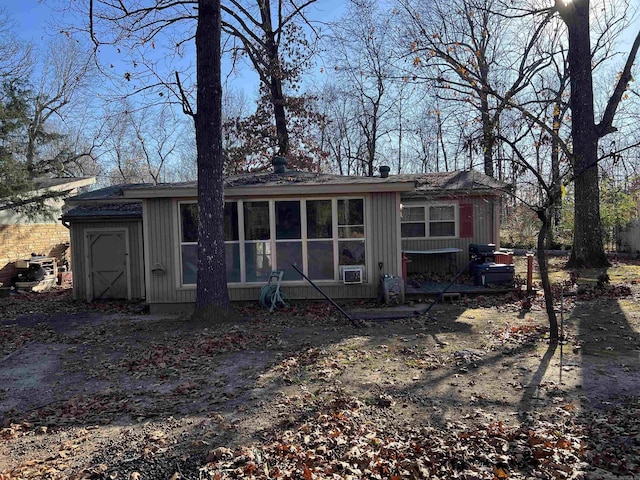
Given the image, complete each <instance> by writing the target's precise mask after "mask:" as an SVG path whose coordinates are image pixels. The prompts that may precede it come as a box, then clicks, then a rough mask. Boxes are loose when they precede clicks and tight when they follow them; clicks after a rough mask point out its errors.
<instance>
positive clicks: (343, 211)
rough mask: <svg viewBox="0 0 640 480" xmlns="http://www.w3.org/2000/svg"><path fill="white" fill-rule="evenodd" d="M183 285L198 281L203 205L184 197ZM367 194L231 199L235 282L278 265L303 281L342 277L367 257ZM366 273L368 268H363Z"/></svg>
mask: <svg viewBox="0 0 640 480" xmlns="http://www.w3.org/2000/svg"><path fill="white" fill-rule="evenodd" d="M178 209H179V215H180V218H179V225H180V266H181V274H182V282H181V283H182V285H194V284H195V283H196V274H197V263H198V262H197V260H198V246H197V239H198V232H197V224H198V206H197V203H195V202H189V203H187V202H184V203H182V202H181V203H179V208H178ZM364 218H365V216H364V199H362V198H344V199H309V200H288V199H287V200H251V201H242V200H237V201H228V202H225V207H224V239H225V249H226V250H225V256H226V277H227V282H229V283H263V282H266V281H267V280H268V278H269V274H270V273H271V271H272V270H283V271H284V281H285V282H286V281H300V280H302V277H301V276H300V274H299V273H298V272H297V271H296V270H295V269H294V268H293V265H294V264H295V265H296V266H297V267H298V268H300V269H301V270H302V271H303V272H304V273H305V274H306V275H307V276H308V277H309V278H311V279H312V280H316V281H317V280H327V281H339V280H341V272H342V270H343V268H347V267H353V266H356V267H357V266H362V267H363V269H364V265H365V263H366V255H365V251H366V249H365V247H366V239H365V221H364ZM363 273H364V271H363Z"/></svg>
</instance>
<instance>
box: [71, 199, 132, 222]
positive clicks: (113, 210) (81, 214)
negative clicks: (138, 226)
mask: <svg viewBox="0 0 640 480" xmlns="http://www.w3.org/2000/svg"><path fill="white" fill-rule="evenodd" d="M89 218H90V219H92V220H94V219H101V218H104V219H106V218H108V219H114V218H118V219H138V218H142V203H141V202H127V203H90V204H87V205H79V206H77V207H74V208H72V209H71V210H69V211H68V212H66V213H65V214H64V215H62V221H79V220H83V219H89Z"/></svg>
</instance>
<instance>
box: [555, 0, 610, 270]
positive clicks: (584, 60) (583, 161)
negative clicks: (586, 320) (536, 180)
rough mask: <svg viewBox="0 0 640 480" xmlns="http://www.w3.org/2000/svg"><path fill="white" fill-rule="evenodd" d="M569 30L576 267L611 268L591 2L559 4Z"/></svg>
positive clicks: (573, 262)
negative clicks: (596, 110) (606, 242)
mask: <svg viewBox="0 0 640 480" xmlns="http://www.w3.org/2000/svg"><path fill="white" fill-rule="evenodd" d="M556 5H557V7H558V11H559V12H560V15H561V17H562V19H563V20H564V22H565V23H566V25H567V29H568V31H569V49H568V53H567V60H568V62H569V72H570V81H571V99H570V105H571V118H572V123H571V138H572V143H573V170H574V174H575V175H576V180H575V197H576V201H575V220H574V231H573V249H572V251H571V257H570V259H569V264H568V265H569V266H571V267H573V268H579V267H585V266H591V267H604V266H608V265H609V263H608V261H607V257H606V255H605V253H604V245H603V243H602V222H601V219H600V195H599V183H598V166H597V165H598V133H599V132H598V131H597V129H596V125H595V120H594V115H595V113H594V108H593V78H592V72H591V41H590V36H589V0H574V1H572V2H566V3H564V2H561V1H558V2H556Z"/></svg>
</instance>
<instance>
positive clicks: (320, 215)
mask: <svg viewBox="0 0 640 480" xmlns="http://www.w3.org/2000/svg"><path fill="white" fill-rule="evenodd" d="M331 203H332V202H331V200H307V201H306V207H307V265H308V273H307V275H308V276H309V278H311V279H312V280H333V279H334V277H335V273H334V262H333V209H332V206H331Z"/></svg>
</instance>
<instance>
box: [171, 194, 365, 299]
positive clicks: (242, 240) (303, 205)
mask: <svg viewBox="0 0 640 480" xmlns="http://www.w3.org/2000/svg"><path fill="white" fill-rule="evenodd" d="M317 200H330V201H331V224H332V235H331V238H326V239H309V238H307V201H317ZM339 200H362V205H363V236H362V237H358V238H354V239H353V241H362V242H364V248H365V252H364V264H362V270H363V281H364V282H366V281H367V274H366V272H367V269H368V264H369V245H368V243H369V241H368V234H367V232H368V228H369V227H368V223H369V222H368V217H367V208H368V207H367V198H366V197H365V196H349V195H347V196H341V197H309V198H286V197H284V198H250V199H236V198H230V199H228V200H225V203H234V204H235V206H236V208H237V214H238V240H233V241H225V245H227V244H236V245H238V248H239V252H240V282H229V284H230V285H235V286H255V285H259V284H260V282H247V277H246V274H247V269H246V255H245V245H246V244H247V243H256V242H258V241H254V240H251V241H247V240H246V235H245V229H244V203H245V201H247V202H268V203H269V225H270V227H269V228H270V234H269V239H268V240H260V242H268V243H269V246H270V251H271V264H272V268H273V269H274V270H275V269H282V268H280V267H278V258H277V253H276V252H277V250H276V244H277V243H278V242H286V241H296V240H295V239H280V240H278V239H276V218H275V202H277V201H297V202H300V222H301V237H302V238H301V239H300V240H298V241H300V242H302V263H303V265H302V266H303V268H302V271H303V273H304V274H305V275H308V274H309V261H308V244H309V242H315V241H325V242H329V241H331V242H332V246H333V278H332V279H322V280H321V279H312V280H313V281H314V283H319V284H323V283H324V284H334V283H336V282H339V283H342V280H343V279H342V270H343V268H345V267H358V266H359V265H341V264H340V256H339V255H340V252H339V242H340V241H349V239H348V238H340V236H339V228H340V227H341V226H340V225H338V201H339ZM185 204H197V201H195V200H183V201H177V202H176V203H175V205H176V207H175V211H176V214H175V215H176V216H175V218H177V226H176V229H175V232H176V235H177V239H178V242H177V255H176V262H177V268H176V272H177V273H176V280H177V284H178V286H179V288H185V289H192V288H195V286H196V284H195V283H183V272H182V247H183V245H196V246H197V242H183V241H182V238H183V237H182V218H181V205H185ZM284 283H290V284H296V283H298V284H302V283H305V281H304V280H289V281H287V280H286V279H285V280H284Z"/></svg>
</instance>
